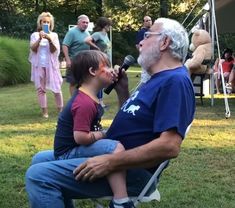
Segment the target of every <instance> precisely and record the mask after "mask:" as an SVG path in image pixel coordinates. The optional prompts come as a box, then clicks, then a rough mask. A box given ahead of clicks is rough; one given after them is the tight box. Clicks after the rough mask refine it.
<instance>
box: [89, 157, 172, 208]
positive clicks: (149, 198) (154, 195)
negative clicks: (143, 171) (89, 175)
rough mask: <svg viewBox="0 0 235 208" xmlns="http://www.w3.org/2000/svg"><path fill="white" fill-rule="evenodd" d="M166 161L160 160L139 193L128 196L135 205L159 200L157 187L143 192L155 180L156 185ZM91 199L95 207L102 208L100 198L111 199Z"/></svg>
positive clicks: (109, 198) (107, 197)
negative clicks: (151, 191)
mask: <svg viewBox="0 0 235 208" xmlns="http://www.w3.org/2000/svg"><path fill="white" fill-rule="evenodd" d="M168 163H169V160H166V161H164V162H162V163H161V164H160V165H159V167H158V168H157V170H156V171H155V172H154V174H153V175H152V177H151V178H150V179H149V181H148V183H147V184H146V185H145V187H144V188H143V190H142V191H141V193H140V194H139V195H138V196H136V197H135V196H131V197H130V198H131V200H132V201H133V203H134V205H135V206H137V205H138V204H139V203H142V202H150V201H153V200H156V201H160V198H161V197H160V193H159V191H158V189H157V188H156V190H155V191H154V192H153V193H151V194H150V195H149V196H145V194H146V193H147V192H148V190H149V188H150V187H151V185H152V184H153V183H155V182H156V181H157V184H156V186H157V185H158V182H159V181H158V179H159V177H160V175H161V173H162V171H163V170H164V169H165V168H166V167H167V165H168ZM93 200H94V201H95V203H96V208H104V206H103V205H102V204H101V203H100V200H112V196H106V197H101V198H98V199H93Z"/></svg>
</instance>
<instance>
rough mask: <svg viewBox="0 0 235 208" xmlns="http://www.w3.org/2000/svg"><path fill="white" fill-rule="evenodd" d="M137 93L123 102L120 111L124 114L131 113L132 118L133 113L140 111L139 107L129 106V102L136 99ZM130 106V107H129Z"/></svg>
mask: <svg viewBox="0 0 235 208" xmlns="http://www.w3.org/2000/svg"><path fill="white" fill-rule="evenodd" d="M138 94H139V91H136V92H135V93H133V94H132V95H131V97H130V98H129V99H128V100H127V101H126V102H125V104H124V105H123V106H122V108H121V110H122V111H123V112H125V113H131V114H132V115H133V116H135V112H136V111H138V110H139V109H140V106H139V105H134V104H131V102H133V101H134V100H135V99H136V97H137V96H138ZM129 104H131V105H129Z"/></svg>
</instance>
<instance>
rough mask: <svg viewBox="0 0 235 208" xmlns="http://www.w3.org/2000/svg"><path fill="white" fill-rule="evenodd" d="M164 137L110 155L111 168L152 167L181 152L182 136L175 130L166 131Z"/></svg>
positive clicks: (113, 169) (115, 169) (112, 169)
mask: <svg viewBox="0 0 235 208" xmlns="http://www.w3.org/2000/svg"><path fill="white" fill-rule="evenodd" d="M163 134H165V135H161V137H162V138H158V139H155V140H153V141H151V142H149V143H148V144H145V145H142V146H140V147H136V148H134V149H131V150H127V151H125V152H121V153H116V154H112V155H110V166H111V167H110V170H111V171H117V170H125V169H130V168H137V167H139V168H150V167H154V166H156V165H157V164H160V163H161V162H163V161H165V160H168V159H171V158H175V157H177V156H178V154H179V152H180V145H181V142H182V138H181V137H180V136H179V135H178V134H177V133H175V132H164V133H163Z"/></svg>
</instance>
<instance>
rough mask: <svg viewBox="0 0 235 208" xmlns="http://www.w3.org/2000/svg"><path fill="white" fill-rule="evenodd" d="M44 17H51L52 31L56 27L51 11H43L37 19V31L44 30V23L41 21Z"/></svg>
mask: <svg viewBox="0 0 235 208" xmlns="http://www.w3.org/2000/svg"><path fill="white" fill-rule="evenodd" d="M44 17H49V18H50V31H52V30H53V29H54V17H53V15H52V14H51V13H50V12H42V13H41V14H40V15H39V16H38V19H37V31H41V30H42V24H41V21H42V19H43V18H44Z"/></svg>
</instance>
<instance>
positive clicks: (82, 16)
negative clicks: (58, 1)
mask: <svg viewBox="0 0 235 208" xmlns="http://www.w3.org/2000/svg"><path fill="white" fill-rule="evenodd" d="M84 18H87V19H89V17H88V16H87V15H85V14H81V15H80V16H78V22H79V21H80V20H81V19H84Z"/></svg>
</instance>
